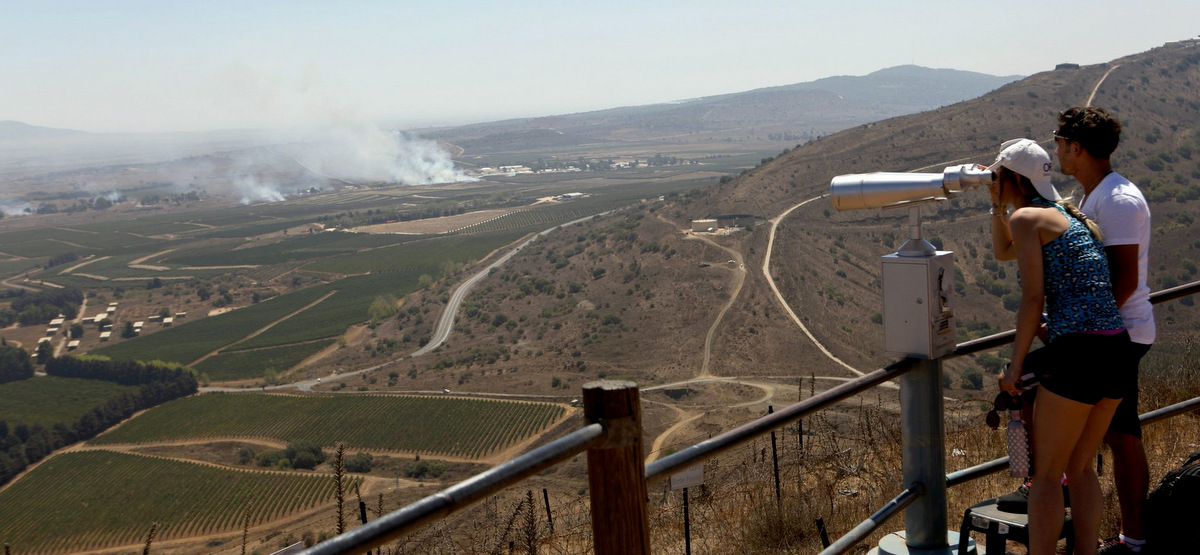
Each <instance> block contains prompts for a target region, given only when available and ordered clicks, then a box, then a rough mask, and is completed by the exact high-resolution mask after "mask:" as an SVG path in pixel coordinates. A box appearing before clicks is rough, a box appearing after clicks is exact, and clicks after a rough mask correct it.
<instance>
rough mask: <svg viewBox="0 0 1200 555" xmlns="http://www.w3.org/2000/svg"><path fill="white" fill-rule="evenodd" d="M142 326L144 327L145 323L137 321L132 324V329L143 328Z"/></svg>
mask: <svg viewBox="0 0 1200 555" xmlns="http://www.w3.org/2000/svg"><path fill="white" fill-rule="evenodd" d="M144 325H146V323H145V322H143V321H141V320H138V321H136V322H134V323H133V329H135V330H136V329H139V328H141V327H142V326H144Z"/></svg>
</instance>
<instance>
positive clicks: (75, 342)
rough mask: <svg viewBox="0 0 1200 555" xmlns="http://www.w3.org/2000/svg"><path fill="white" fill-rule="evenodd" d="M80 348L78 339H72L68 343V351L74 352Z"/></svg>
mask: <svg viewBox="0 0 1200 555" xmlns="http://www.w3.org/2000/svg"><path fill="white" fill-rule="evenodd" d="M78 348H79V340H78V339H72V340H71V341H69V342H67V350H68V351H74V350H75V349H78Z"/></svg>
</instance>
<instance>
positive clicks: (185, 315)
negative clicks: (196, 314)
mask: <svg viewBox="0 0 1200 555" xmlns="http://www.w3.org/2000/svg"><path fill="white" fill-rule="evenodd" d="M175 317H176V318H187V313H186V312H176V313H175Z"/></svg>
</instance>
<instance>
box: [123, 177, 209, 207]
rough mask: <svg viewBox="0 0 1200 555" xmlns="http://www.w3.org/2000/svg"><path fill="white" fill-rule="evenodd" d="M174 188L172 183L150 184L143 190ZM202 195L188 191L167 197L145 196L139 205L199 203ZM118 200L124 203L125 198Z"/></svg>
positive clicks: (201, 193) (202, 193) (201, 192)
mask: <svg viewBox="0 0 1200 555" xmlns="http://www.w3.org/2000/svg"><path fill="white" fill-rule="evenodd" d="M174 186H175V184H174V183H159V182H154V183H150V184H149V185H148V186H147V187H143V188H152V187H174ZM204 194H205V192H204V191H188V192H186V193H178V194H174V195H167V196H163V195H146V196H144V197H142V199H141V200H140V201H139V202H140V203H141V205H142V206H151V205H154V204H173V205H175V206H179V205H180V204H183V203H185V202H199V201H200V200H201V199H202V198H203V196H204ZM120 200H121V201H124V200H125V197H121V199H120Z"/></svg>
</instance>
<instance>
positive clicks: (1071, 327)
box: [1034, 198, 1125, 342]
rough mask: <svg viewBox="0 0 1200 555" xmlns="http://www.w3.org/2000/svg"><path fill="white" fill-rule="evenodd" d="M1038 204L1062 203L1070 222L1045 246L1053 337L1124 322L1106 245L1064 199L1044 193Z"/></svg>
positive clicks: (1116, 326) (1048, 323) (1109, 327)
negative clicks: (1115, 296) (1047, 197)
mask: <svg viewBox="0 0 1200 555" xmlns="http://www.w3.org/2000/svg"><path fill="white" fill-rule="evenodd" d="M1034 204H1035V205H1037V206H1042V207H1051V206H1053V207H1054V208H1057V209H1058V211H1059V212H1060V213H1062V215H1063V216H1066V218H1067V222H1069V226H1068V227H1067V230H1066V231H1064V232H1063V234H1062V235H1059V236H1058V237H1055V238H1054V240H1052V241H1050V242H1049V243H1046V244H1045V245H1042V268H1043V280H1044V282H1045V283H1044V285H1043V289H1044V290H1045V293H1046V328H1047V330H1048V331H1049V334H1050V341H1052V342H1053V341H1054V340H1055V339H1056V338H1058V337H1061V336H1063V335H1066V334H1069V333H1077V332H1085V331H1106V330H1116V329H1121V328H1123V327H1125V323H1124V322H1123V321H1122V320H1121V313H1120V311H1119V310H1118V309H1117V302H1116V301H1115V300H1114V299H1113V293H1112V281H1111V277H1110V276H1109V273H1108V257H1107V256H1106V255H1105V254H1104V246H1103V245H1102V244H1101V243H1100V241H1097V240H1096V239H1095V238H1093V237H1092V234H1091V233H1090V232H1089V231H1088V228H1087V226H1086V225H1084V223H1083V222H1081V221H1079V220H1077V219H1075V217H1074V216H1071V214H1070V213H1068V212H1067V210H1066V209H1065V208H1063V207H1062V206H1060V205H1059V204H1057V203H1052V202H1049V201H1046V200H1044V199H1040V198H1039V199H1035V200H1034Z"/></svg>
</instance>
